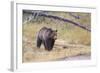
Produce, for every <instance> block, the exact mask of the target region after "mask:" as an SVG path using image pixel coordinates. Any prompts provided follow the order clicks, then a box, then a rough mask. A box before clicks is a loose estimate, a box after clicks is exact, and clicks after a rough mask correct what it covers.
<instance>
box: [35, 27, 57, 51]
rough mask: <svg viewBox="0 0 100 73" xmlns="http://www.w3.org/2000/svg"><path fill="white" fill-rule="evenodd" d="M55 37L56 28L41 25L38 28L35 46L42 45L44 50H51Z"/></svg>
mask: <svg viewBox="0 0 100 73" xmlns="http://www.w3.org/2000/svg"><path fill="white" fill-rule="evenodd" d="M56 39H57V30H52V29H51V28H47V27H43V28H41V29H40V30H39V32H38V35H37V47H38V48H40V46H41V44H43V45H44V48H45V50H48V51H51V50H52V49H53V46H54V43H55V40H56Z"/></svg>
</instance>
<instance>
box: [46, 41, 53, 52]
mask: <svg viewBox="0 0 100 73" xmlns="http://www.w3.org/2000/svg"><path fill="white" fill-rule="evenodd" d="M52 46H53V45H52V41H51V40H46V41H45V42H44V47H45V50H48V51H51V50H52V48H53V47H52Z"/></svg>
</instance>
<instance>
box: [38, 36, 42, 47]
mask: <svg viewBox="0 0 100 73" xmlns="http://www.w3.org/2000/svg"><path fill="white" fill-rule="evenodd" d="M41 43H42V40H40V39H39V38H37V47H38V48H40V46H41Z"/></svg>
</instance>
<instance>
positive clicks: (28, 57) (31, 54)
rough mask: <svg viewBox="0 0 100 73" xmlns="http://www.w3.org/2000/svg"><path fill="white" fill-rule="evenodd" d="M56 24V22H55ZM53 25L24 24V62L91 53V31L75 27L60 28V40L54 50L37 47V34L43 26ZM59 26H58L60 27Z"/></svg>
mask: <svg viewBox="0 0 100 73" xmlns="http://www.w3.org/2000/svg"><path fill="white" fill-rule="evenodd" d="M53 25H54V24H53ZM43 26H48V27H52V28H54V27H53V26H52V25H46V24H44V23H41V24H35V23H34V24H32V23H29V24H24V26H23V62H40V61H50V60H57V59H62V58H67V57H71V56H77V55H84V54H85V55H86V54H90V53H91V48H90V41H91V40H90V33H89V32H87V31H84V30H83V29H80V28H78V27H75V28H74V29H73V30H67V31H65V29H64V30H62V28H59V29H58V40H56V42H55V45H54V48H53V50H52V51H50V52H48V51H46V50H45V49H44V47H43V45H42V47H41V48H40V49H39V48H36V35H37V32H38V31H39V30H40V28H41V27H43ZM58 27H59V26H57V28H58Z"/></svg>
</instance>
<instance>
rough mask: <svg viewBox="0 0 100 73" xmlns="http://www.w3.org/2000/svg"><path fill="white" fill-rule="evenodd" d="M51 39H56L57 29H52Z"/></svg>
mask: <svg viewBox="0 0 100 73" xmlns="http://www.w3.org/2000/svg"><path fill="white" fill-rule="evenodd" d="M50 37H51V38H52V39H54V40H56V39H57V30H52V33H51V36H50Z"/></svg>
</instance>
